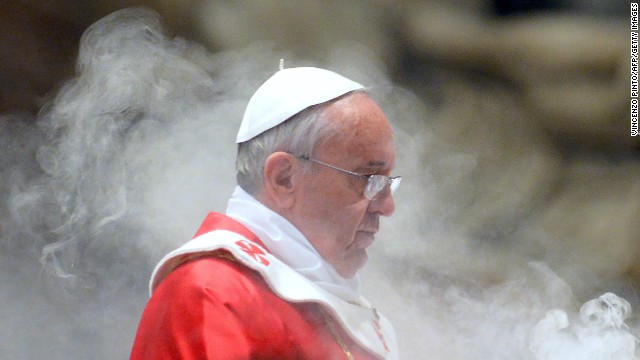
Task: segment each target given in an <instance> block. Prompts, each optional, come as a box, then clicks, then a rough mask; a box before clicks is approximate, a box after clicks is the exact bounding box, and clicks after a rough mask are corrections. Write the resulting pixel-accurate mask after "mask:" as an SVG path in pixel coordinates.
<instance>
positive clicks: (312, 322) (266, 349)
mask: <svg viewBox="0 0 640 360" xmlns="http://www.w3.org/2000/svg"><path fill="white" fill-rule="evenodd" d="M213 229H225V230H231V231H235V232H237V233H240V234H241V235H243V236H245V237H247V238H248V239H249V240H253V241H256V240H257V239H255V236H254V235H253V234H251V233H250V232H249V231H248V230H247V229H246V228H245V227H244V226H242V225H240V224H238V223H237V222H235V221H234V220H232V219H230V218H228V217H226V216H224V215H221V214H212V215H211V214H210V216H209V217H208V218H207V219H206V220H205V223H204V224H203V226H202V227H201V229H200V230H199V231H198V233H197V235H199V234H202V233H205V232H207V231H211V230H213ZM256 242H258V241H256ZM324 314H325V313H324V311H323V310H321V308H320V305H318V304H314V303H299V304H293V303H288V302H286V301H284V300H282V299H280V298H279V297H277V296H276V295H275V294H274V293H273V292H271V290H270V289H269V288H268V285H267V284H266V282H265V281H264V280H263V279H262V278H261V276H260V275H259V274H258V273H257V272H254V271H253V270H251V269H249V268H247V267H245V266H244V265H242V264H241V263H239V262H237V261H233V260H229V259H226V258H222V257H219V256H218V257H217V256H206V257H200V258H197V259H194V260H191V261H188V262H186V263H184V264H182V265H180V266H178V267H177V268H176V269H174V270H173V271H172V272H171V273H170V274H169V275H168V276H167V277H166V278H165V279H164V280H163V281H162V282H161V283H160V285H159V286H158V287H157V288H156V290H155V291H154V293H153V296H152V297H151V299H150V300H149V303H148V304H147V307H146V308H145V310H144V313H143V315H142V319H141V321H140V325H139V328H138V332H137V335H136V339H135V342H134V345H133V350H132V353H131V360H141V359H146V360H148V359H221V360H222V359H224V360H234V359H256V360H258V359H279V360H280V359H308V360H311V359H318V360H331V359H346V355H345V353H344V351H343V350H342V348H341V347H340V345H339V344H338V343H337V342H336V340H335V337H334V335H332V333H331V330H330V329H329V327H328V325H327V318H326V317H325V315H324ZM331 321H333V320H331ZM334 324H335V326H334V329H336V331H338V332H339V337H340V338H341V340H342V341H343V342H344V343H345V344H346V346H347V348H348V349H349V351H350V352H351V354H352V355H353V358H354V359H374V357H373V356H372V355H370V354H369V353H367V352H366V351H365V350H364V349H362V348H361V347H359V346H358V345H356V344H355V343H354V342H353V341H352V340H351V338H349V337H348V335H347V334H346V333H345V332H344V331H343V330H342V329H340V328H339V326H338V325H337V323H335V322H334Z"/></svg>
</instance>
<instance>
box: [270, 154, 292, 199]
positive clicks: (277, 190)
mask: <svg viewBox="0 0 640 360" xmlns="http://www.w3.org/2000/svg"><path fill="white" fill-rule="evenodd" d="M296 180H297V177H296V158H295V157H294V156H293V155H291V154H288V153H286V152H282V151H278V152H275V153H273V154H271V155H269V156H268V157H267V159H266V160H265V162H264V190H265V191H266V193H267V194H268V196H269V197H270V198H271V200H272V201H273V202H275V204H276V205H277V206H279V207H280V208H284V209H288V208H290V207H291V206H293V204H294V199H295V197H294V195H295V188H296V186H295V185H296Z"/></svg>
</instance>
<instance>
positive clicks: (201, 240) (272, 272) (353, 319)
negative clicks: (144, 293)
mask: <svg viewBox="0 0 640 360" xmlns="http://www.w3.org/2000/svg"><path fill="white" fill-rule="evenodd" d="M249 245H251V249H253V251H254V253H253V255H252V254H251V253H252V251H247V249H248V248H249V247H248V246H249ZM222 249H224V250H227V251H229V252H230V253H231V254H233V256H234V257H235V258H237V259H238V260H239V261H241V262H242V263H243V264H244V265H246V266H247V267H249V268H251V269H253V270H255V271H257V272H259V273H260V275H262V277H263V278H264V279H265V281H266V282H267V284H268V285H269V287H270V288H271V290H272V291H273V292H274V293H275V294H277V295H278V296H279V297H280V298H282V299H284V300H286V301H289V302H316V303H319V304H321V305H323V306H324V307H325V308H326V309H327V310H329V311H330V312H331V313H332V314H333V315H334V316H335V317H336V319H337V320H338V321H339V323H340V325H341V326H342V328H343V329H345V331H346V332H347V333H348V334H349V336H351V338H352V339H354V341H356V342H357V343H358V344H359V345H360V346H362V347H364V348H365V349H367V350H369V351H370V352H372V353H373V354H375V355H377V356H378V357H379V358H381V359H389V360H396V359H398V346H397V341H396V338H395V333H394V330H393V326H392V325H391V323H390V322H389V321H388V320H387V319H386V318H385V317H384V315H382V314H380V313H378V316H379V320H378V323H379V325H380V326H379V331H380V333H381V337H380V336H379V335H378V334H377V332H376V327H375V320H376V316H375V314H374V310H373V307H372V306H371V305H370V304H369V302H367V300H366V299H365V298H364V297H362V296H360V297H359V299H358V304H359V305H356V304H352V303H350V302H347V301H345V300H343V299H341V298H340V297H338V296H337V295H334V294H332V293H331V292H329V291H327V290H326V289H323V288H322V287H320V286H318V285H316V284H315V283H313V282H311V281H309V280H308V279H306V278H305V277H304V276H302V275H301V274H299V273H298V272H296V271H295V270H293V269H291V268H290V267H289V266H287V265H286V264H285V263H283V262H282V261H280V260H279V259H278V258H277V257H275V256H273V255H272V254H270V253H269V252H267V250H265V249H263V248H262V247H260V246H259V245H257V244H255V243H253V242H251V241H249V240H248V239H246V238H245V237H243V236H242V235H240V234H237V233H234V232H231V231H227V230H214V231H211V232H208V233H205V234H203V235H200V236H198V237H196V238H195V239H193V240H191V241H189V242H187V243H186V244H184V245H183V246H182V247H180V248H178V249H176V250H174V251H172V252H171V253H169V254H167V255H166V256H165V257H164V258H163V259H162V260H161V261H160V263H158V265H157V266H156V268H155V270H154V271H153V274H152V277H151V282H150V291H153V288H154V287H155V286H157V284H158V282H159V281H160V280H162V278H164V276H166V273H167V272H170V271H171V270H172V269H173V268H175V267H176V266H178V265H179V264H180V263H181V262H182V261H184V259H185V258H189V257H191V256H192V255H197V254H199V253H206V252H211V251H215V250H222ZM265 261H266V262H265ZM156 277H158V278H157V279H156Z"/></svg>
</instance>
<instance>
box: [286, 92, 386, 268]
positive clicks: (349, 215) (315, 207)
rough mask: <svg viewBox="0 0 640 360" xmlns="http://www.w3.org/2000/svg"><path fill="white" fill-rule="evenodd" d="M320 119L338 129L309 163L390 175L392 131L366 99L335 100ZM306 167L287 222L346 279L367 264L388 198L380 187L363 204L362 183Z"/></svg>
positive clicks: (358, 96) (359, 96)
mask: <svg viewBox="0 0 640 360" xmlns="http://www.w3.org/2000/svg"><path fill="white" fill-rule="evenodd" d="M324 116H327V118H328V119H330V120H329V121H339V122H341V124H344V126H343V131H342V132H341V133H340V134H339V135H338V136H336V137H334V138H332V139H330V140H329V141H327V142H325V143H322V144H320V145H319V146H318V147H317V148H316V150H315V153H314V154H312V157H313V158H314V159H317V160H319V161H322V162H325V163H328V164H331V165H333V166H337V167H339V168H342V169H345V170H349V171H352V172H355V173H358V174H362V175H373V174H381V175H389V174H390V172H391V170H392V169H393V166H394V163H395V157H396V154H395V143H394V140H393V132H392V129H391V126H390V124H389V122H388V121H387V119H386V117H385V115H384V114H383V113H382V110H380V108H379V107H378V106H377V105H376V104H375V102H374V101H373V100H372V99H371V98H370V97H369V96H367V95H365V94H354V95H351V96H347V97H345V98H343V99H340V100H339V101H337V102H335V103H333V104H332V105H331V106H329V107H328V108H327V109H326V110H325V113H324ZM299 161H305V160H299ZM311 166H312V170H311V172H310V173H305V174H303V175H302V177H301V179H302V181H301V184H300V192H299V194H300V195H301V196H298V197H297V198H296V203H295V206H294V208H295V209H294V211H293V212H292V214H293V217H292V218H291V219H290V221H292V223H293V224H294V225H296V226H297V227H298V229H300V231H302V233H303V234H304V235H305V236H306V237H307V239H309V241H310V242H311V244H312V245H313V246H314V247H315V248H316V250H317V251H318V252H319V253H320V255H322V256H323V257H324V258H325V259H326V260H327V261H328V262H329V263H330V264H331V265H333V266H334V267H335V269H336V270H337V271H338V272H339V273H340V274H341V275H342V276H343V277H345V278H352V277H353V276H355V274H356V272H357V271H358V269H360V268H361V267H362V266H364V264H365V263H366V261H367V252H366V248H367V247H369V246H370V245H371V244H372V243H373V242H374V239H375V234H376V233H377V232H378V229H379V218H380V216H381V215H382V216H390V215H391V214H392V213H393V211H394V202H393V198H392V196H391V194H390V192H389V189H388V188H386V189H385V190H383V192H382V194H381V196H379V198H376V199H375V200H372V201H371V200H368V199H367V198H365V197H364V195H363V191H364V188H365V186H366V184H367V181H366V180H365V179H361V178H358V177H356V176H353V175H350V174H346V173H343V172H340V171H337V170H335V169H331V168H329V167H326V166H323V165H319V164H315V163H314V164H312V165H311Z"/></svg>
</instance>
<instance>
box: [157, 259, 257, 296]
mask: <svg viewBox="0 0 640 360" xmlns="http://www.w3.org/2000/svg"><path fill="white" fill-rule="evenodd" d="M164 286H166V287H170V288H173V287H180V288H182V289H190V290H191V291H203V290H204V291H207V292H213V293H220V294H227V293H229V292H235V291H243V292H245V291H252V292H261V291H269V290H268V286H267V285H266V283H265V282H264V280H263V279H262V277H261V276H260V275H259V274H258V273H257V272H256V271H254V270H252V269H250V268H249V267H247V266H246V265H244V264H242V263H241V262H240V261H239V260H237V259H236V258H235V257H234V256H233V255H231V253H229V252H227V251H225V250H217V251H213V252H209V253H205V254H198V255H197V256H194V257H193V258H192V259H189V260H187V261H184V262H183V263H182V264H180V265H179V266H178V267H177V268H176V269H174V270H173V271H172V272H171V273H170V274H169V275H168V276H167V278H166V279H165V280H164V281H163V282H162V284H161V285H160V287H164ZM160 287H159V288H158V290H159V289H160Z"/></svg>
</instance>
